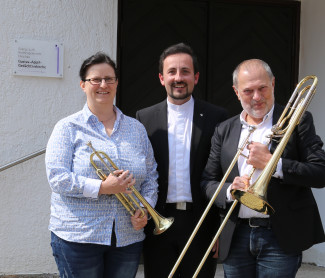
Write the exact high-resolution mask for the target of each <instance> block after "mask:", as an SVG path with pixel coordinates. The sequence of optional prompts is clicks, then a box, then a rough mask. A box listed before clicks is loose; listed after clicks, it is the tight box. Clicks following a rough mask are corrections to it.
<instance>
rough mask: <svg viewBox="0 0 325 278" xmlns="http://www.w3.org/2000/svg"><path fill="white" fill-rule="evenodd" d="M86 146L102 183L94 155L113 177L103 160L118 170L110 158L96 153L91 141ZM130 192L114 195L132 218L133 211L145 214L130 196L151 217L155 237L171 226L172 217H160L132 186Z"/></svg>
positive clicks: (102, 178) (103, 176)
mask: <svg viewBox="0 0 325 278" xmlns="http://www.w3.org/2000/svg"><path fill="white" fill-rule="evenodd" d="M87 146H89V147H90V148H91V149H92V150H93V153H92V154H91V155H90V162H91V164H92V166H93V167H94V168H95V170H96V174H97V176H98V177H99V178H100V179H101V180H103V181H104V180H105V179H106V178H107V175H106V174H105V173H104V171H103V170H102V169H100V168H99V167H98V165H97V164H96V163H95V162H94V159H93V157H94V155H96V156H97V157H98V158H99V160H100V161H101V162H102V163H103V165H104V166H105V167H106V169H107V170H108V171H109V173H110V174H112V175H115V174H114V171H113V170H112V169H111V167H109V165H108V164H107V163H106V162H105V160H104V158H106V160H107V161H108V162H109V164H110V165H111V166H112V167H113V168H114V170H118V167H117V166H116V165H115V164H114V162H113V161H112V160H111V159H110V157H109V156H108V155H107V154H106V153H104V152H102V151H96V150H95V148H94V147H93V146H92V144H91V141H89V142H88V143H87ZM130 190H131V191H132V193H131V194H123V193H116V194H114V195H115V196H116V198H117V199H118V200H119V201H120V202H121V203H122V205H123V206H124V207H125V208H126V209H127V211H128V212H129V213H130V214H131V215H132V216H133V215H134V214H135V211H136V210H137V209H139V210H140V211H141V217H143V216H144V215H145V212H144V210H143V208H142V207H141V206H140V204H139V202H138V201H137V200H136V199H135V198H134V196H133V195H132V194H134V195H135V196H136V197H137V198H138V199H139V200H140V202H141V203H142V205H143V206H144V208H146V210H147V211H148V213H149V214H150V216H151V217H152V220H153V221H154V223H155V229H154V231H153V233H154V234H155V235H159V234H162V233H163V232H164V231H166V230H167V229H168V228H169V227H170V226H171V225H172V224H173V222H174V218H173V217H169V218H165V217H163V216H161V215H160V214H159V213H158V212H157V211H155V209H154V208H153V207H152V206H151V205H150V204H149V203H148V202H147V200H146V199H145V198H144V197H143V196H142V195H141V194H140V192H139V191H138V190H136V189H135V188H134V186H130Z"/></svg>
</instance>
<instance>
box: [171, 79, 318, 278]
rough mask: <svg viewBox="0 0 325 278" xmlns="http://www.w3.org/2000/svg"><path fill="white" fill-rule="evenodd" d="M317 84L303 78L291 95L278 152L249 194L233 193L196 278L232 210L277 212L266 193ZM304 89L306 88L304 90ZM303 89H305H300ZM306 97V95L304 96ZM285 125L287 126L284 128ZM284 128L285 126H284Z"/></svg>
mask: <svg viewBox="0 0 325 278" xmlns="http://www.w3.org/2000/svg"><path fill="white" fill-rule="evenodd" d="M309 80H312V84H308V85H305V83H306V82H308V81H309ZM317 83H318V78H317V77H316V76H314V75H309V76H306V77H305V78H303V79H302V80H301V81H300V82H299V83H298V85H297V86H296V88H295V90H294V92H293V93H292V95H291V97H290V99H289V101H288V103H287V105H286V107H285V108H284V110H283V112H282V114H281V116H280V118H279V120H278V122H277V123H276V124H275V125H274V126H273V127H272V134H271V135H270V138H269V139H270V141H269V142H271V140H275V139H278V140H279V144H278V146H277V148H276V149H275V151H274V153H273V155H272V158H271V159H270V161H269V162H268V163H267V165H266V166H265V168H264V169H263V171H262V173H261V174H260V175H259V177H258V178H257V180H256V181H255V182H254V183H253V184H252V185H251V186H249V187H248V189H247V190H246V191H241V190H231V194H232V196H233V197H234V198H235V200H234V202H233V204H232V205H231V207H230V209H229V210H228V213H227V215H226V216H225V218H224V220H223V222H222V223H221V225H220V228H219V230H218V231H217V233H216V235H215V237H214V238H213V240H212V242H211V244H210V246H209V247H208V249H207V251H206V253H205V255H204V257H203V259H202V260H201V262H200V264H199V266H198V267H197V269H196V271H195V273H194V275H193V277H197V275H198V274H199V272H200V270H201V268H202V267H203V264H204V263H205V261H206V259H207V258H208V256H209V254H210V252H211V250H212V248H213V246H214V244H215V243H216V241H217V240H218V238H219V236H220V234H221V232H222V230H223V229H224V227H225V225H226V223H227V221H228V219H229V218H230V215H231V214H232V212H233V210H234V209H235V207H236V205H237V204H238V202H240V203H241V204H244V205H245V206H247V207H249V208H251V209H253V210H255V211H258V212H260V213H263V214H272V213H274V212H275V211H274V209H273V208H272V206H271V205H270V204H269V203H268V202H267V198H266V192H267V188H268V184H269V182H270V180H271V177H272V175H273V173H274V171H275V169H276V166H277V164H278V162H279V160H280V158H281V155H282V153H283V151H284V149H285V147H286V145H287V143H288V141H289V139H290V137H291V134H292V132H293V131H294V129H295V127H296V126H297V125H298V124H299V122H300V120H301V118H302V116H303V114H304V112H305V111H306V109H307V108H308V106H309V104H310V102H311V100H312V98H313V96H314V94H315V93H316V87H317ZM303 86H304V87H303ZM300 88H302V89H300ZM304 94H305V96H304ZM285 124H287V125H286V126H285ZM284 126H285V127H284ZM252 132H254V128H253V127H252V128H251V129H250V130H249V134H248V136H247V138H246V139H245V140H244V142H243V143H242V145H241V146H240V148H239V149H238V151H237V153H236V155H235V156H234V158H233V160H232V162H231V163H230V166H229V167H228V169H227V171H226V173H225V175H224V176H223V178H222V180H221V182H220V184H219V186H218V188H217V189H216V191H215V193H214V194H213V196H212V198H211V200H210V202H209V204H208V205H207V207H206V209H205V211H204V212H203V214H202V216H201V218H200V220H199V222H198V224H197V225H196V227H195V228H194V230H193V232H192V234H191V236H190V238H189V239H188V241H187V243H186V245H185V247H184V248H183V250H182V252H181V254H180V256H179V258H178V259H177V261H176V263H175V265H174V267H173V269H172V270H171V272H170V274H169V276H168V278H171V277H173V275H174V273H175V272H176V270H177V268H178V266H179V264H180V263H181V261H182V259H183V257H184V255H185V253H186V252H187V249H188V248H189V246H190V244H191V242H192V241H193V239H194V237H195V235H196V233H197V232H198V230H199V228H200V226H201V225H202V223H203V221H204V219H205V217H206V216H207V214H208V212H209V210H210V208H211V207H212V205H213V203H214V201H215V199H216V198H217V196H218V195H219V193H220V191H221V189H222V187H223V186H224V184H225V182H226V181H227V178H228V176H229V174H230V172H231V171H232V169H233V168H234V166H235V164H236V162H237V160H238V158H239V156H240V155H243V154H242V152H243V150H244V148H245V147H246V146H247V144H248V142H249V137H250V135H251V134H252Z"/></svg>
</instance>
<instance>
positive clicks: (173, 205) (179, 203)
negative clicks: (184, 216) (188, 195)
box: [166, 202, 193, 210]
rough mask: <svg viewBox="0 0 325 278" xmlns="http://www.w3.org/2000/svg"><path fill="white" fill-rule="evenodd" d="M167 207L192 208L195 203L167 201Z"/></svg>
mask: <svg viewBox="0 0 325 278" xmlns="http://www.w3.org/2000/svg"><path fill="white" fill-rule="evenodd" d="M166 208H169V209H177V210H192V208H193V203H188V202H178V203H166Z"/></svg>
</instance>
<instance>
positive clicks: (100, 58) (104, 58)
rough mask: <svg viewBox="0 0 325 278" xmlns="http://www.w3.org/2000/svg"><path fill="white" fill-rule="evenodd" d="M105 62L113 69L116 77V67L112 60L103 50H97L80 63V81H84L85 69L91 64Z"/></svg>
mask: <svg viewBox="0 0 325 278" xmlns="http://www.w3.org/2000/svg"><path fill="white" fill-rule="evenodd" d="M102 63H106V64H108V65H110V66H111V67H112V68H113V69H114V73H115V76H116V77H117V68H116V65H115V63H114V62H113V60H112V59H111V58H110V57H109V56H108V55H107V54H105V53H104V52H101V51H99V52H97V53H96V54H94V55H92V56H90V57H89V58H87V59H86V60H85V61H84V62H83V63H82V65H81V67H80V70H79V76H80V79H81V80H82V81H85V79H86V75H87V71H88V69H89V67H91V66H92V65H97V64H102Z"/></svg>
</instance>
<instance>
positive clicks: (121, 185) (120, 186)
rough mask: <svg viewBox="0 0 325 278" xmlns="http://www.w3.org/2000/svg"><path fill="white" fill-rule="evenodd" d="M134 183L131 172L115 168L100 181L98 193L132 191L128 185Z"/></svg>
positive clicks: (127, 192) (128, 192)
mask: <svg viewBox="0 0 325 278" xmlns="http://www.w3.org/2000/svg"><path fill="white" fill-rule="evenodd" d="M134 184H135V178H133V174H130V172H129V170H126V171H124V170H115V171H114V172H113V174H109V175H108V176H107V178H106V179H105V180H104V181H102V183H101V185H100V189H99V195H102V194H117V193H126V194H130V193H132V191H131V189H130V187H131V186H133V185H134Z"/></svg>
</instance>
